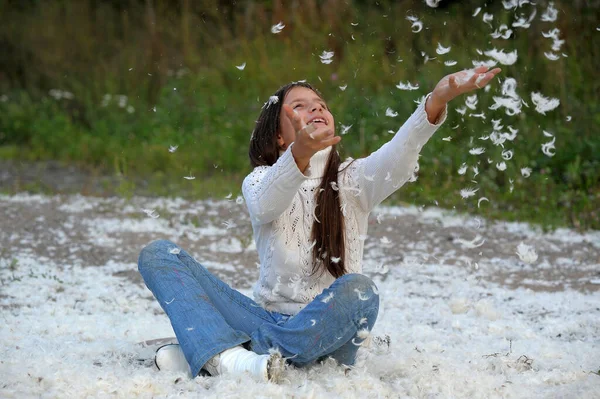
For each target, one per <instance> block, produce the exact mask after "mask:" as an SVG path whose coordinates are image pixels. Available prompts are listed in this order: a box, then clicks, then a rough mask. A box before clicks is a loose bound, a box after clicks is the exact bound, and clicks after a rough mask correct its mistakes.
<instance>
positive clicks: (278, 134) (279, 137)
mask: <svg viewBox="0 0 600 399" xmlns="http://www.w3.org/2000/svg"><path fill="white" fill-rule="evenodd" d="M284 144H285V142H284V141H283V137H281V133H279V132H277V145H278V146H279V147H280V148H283V145H284Z"/></svg>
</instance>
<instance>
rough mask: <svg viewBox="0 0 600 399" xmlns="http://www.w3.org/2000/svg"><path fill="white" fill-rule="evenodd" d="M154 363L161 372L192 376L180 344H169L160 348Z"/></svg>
mask: <svg viewBox="0 0 600 399" xmlns="http://www.w3.org/2000/svg"><path fill="white" fill-rule="evenodd" d="M154 363H155V364H156V367H158V369H159V370H165V371H171V372H176V373H186V374H188V375H189V376H191V375H192V371H191V369H190V365H189V364H188V362H187V360H185V356H184V355H183V351H182V350H181V347H180V346H179V345H178V344H167V345H163V346H161V347H160V348H158V349H157V350H156V355H155V356H154Z"/></svg>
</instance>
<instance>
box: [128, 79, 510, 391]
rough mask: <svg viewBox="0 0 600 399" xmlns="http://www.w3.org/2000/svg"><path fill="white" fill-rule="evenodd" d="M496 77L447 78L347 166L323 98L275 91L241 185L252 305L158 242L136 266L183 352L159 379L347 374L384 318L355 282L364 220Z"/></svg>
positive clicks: (373, 296)
mask: <svg viewBox="0 0 600 399" xmlns="http://www.w3.org/2000/svg"><path fill="white" fill-rule="evenodd" d="M499 72H500V69H499V68H496V69H493V70H491V71H488V68H487V67H478V68H475V69H474V70H469V71H461V72H457V73H454V74H450V75H448V76H446V77H444V78H443V79H442V80H441V81H440V82H439V83H438V84H437V85H436V87H435V89H434V90H433V92H432V93H430V94H429V95H428V96H427V97H426V98H425V101H423V102H422V103H421V104H420V105H419V106H418V107H417V110H416V111H415V112H414V113H413V115H412V116H411V117H410V118H408V120H407V121H406V122H405V123H404V125H403V126H402V127H401V128H400V130H398V132H397V133H396V134H395V136H394V137H393V138H392V139H391V140H390V141H389V142H388V143H386V144H385V145H383V146H382V147H381V148H380V149H379V150H377V151H375V152H374V153H372V154H371V155H369V156H368V157H366V158H362V159H357V160H348V161H346V162H344V163H341V161H340V157H339V154H338V152H337V151H336V148H335V146H336V144H337V143H339V142H340V140H341V137H340V136H336V135H335V121H334V118H333V115H332V114H331V112H330V110H329V108H328V107H327V104H326V103H325V101H324V100H323V98H322V97H321V95H320V94H319V92H318V91H317V90H316V89H314V88H313V87H312V86H310V85H309V84H307V83H303V82H294V83H290V84H288V85H285V86H283V87H282V88H280V89H279V90H278V91H277V92H276V93H275V95H274V96H271V98H270V99H269V101H268V103H267V104H265V106H264V107H263V109H262V112H261V114H260V116H259V118H258V120H257V121H256V126H255V129H254V132H253V134H252V138H251V141H250V151H249V155H250V162H251V164H252V166H253V167H254V170H253V171H252V172H251V173H250V174H249V175H248V176H247V177H246V178H245V180H244V182H243V185H242V191H243V195H244V198H245V201H246V205H247V207H248V211H249V213H250V217H251V220H252V228H253V231H254V240H255V242H256V247H257V250H258V255H259V259H260V265H261V266H260V277H259V281H258V282H257V284H256V285H255V287H254V300H252V299H250V298H248V297H246V296H245V295H243V294H241V293H239V292H238V291H236V290H234V289H232V288H230V287H229V286H228V285H227V284H225V283H223V282H222V281H220V280H219V279H218V278H217V277H215V276H214V275H212V274H211V273H210V272H209V271H208V270H207V269H206V268H205V267H204V266H202V265H201V264H200V263H198V262H197V261H196V260H194V259H193V258H192V257H191V256H190V255H189V254H188V253H187V252H185V251H184V250H182V249H180V248H179V247H177V245H176V244H173V243H172V242H169V241H165V240H161V241H155V242H153V243H151V244H150V245H148V246H147V247H145V248H144V249H143V250H142V252H141V254H140V257H139V261H138V265H139V270H140V273H141V274H142V276H143V278H144V281H145V283H146V285H147V286H148V288H149V289H150V290H151V291H152V293H153V294H154V296H155V297H156V299H157V300H158V301H159V303H160V305H161V306H162V308H163V309H164V310H165V312H166V313H167V315H168V316H169V319H170V321H171V324H172V326H173V329H174V330H175V334H176V335H177V339H178V342H179V344H178V345H173V344H172V345H167V346H164V347H162V348H160V349H159V350H158V351H157V354H156V358H155V361H156V365H157V366H158V368H159V369H169V370H173V371H185V372H188V373H191V375H192V376H196V375H198V374H199V373H200V371H201V370H205V371H207V372H208V373H210V374H211V375H219V374H229V373H240V372H242V373H243V372H246V373H249V374H250V375H252V376H253V377H255V378H257V379H259V380H262V381H277V380H278V379H279V377H280V375H281V372H282V370H283V369H284V364H285V362H284V359H286V360H287V362H288V363H291V364H292V365H294V366H296V367H302V366H305V365H308V364H310V363H313V362H315V361H318V360H322V359H324V358H326V357H332V358H334V359H336V360H337V361H338V362H339V363H340V364H343V365H346V366H351V365H353V364H354V361H355V358H356V353H357V350H358V348H359V346H360V344H361V343H362V342H363V340H364V339H365V338H366V337H367V335H368V333H369V332H370V331H371V329H372V328H373V325H374V324H375V320H376V319H377V313H378V310H379V296H378V291H377V288H376V287H375V285H374V284H373V282H372V281H371V280H370V279H369V278H368V277H366V276H364V275H363V274H361V273H362V265H361V260H362V254H363V239H362V238H361V237H365V236H366V234H367V218H368V215H369V213H370V212H371V211H372V210H373V208H374V207H375V206H376V205H377V204H379V203H380V202H381V201H383V200H384V199H385V198H386V197H388V196H389V195H390V194H392V193H393V192H394V191H395V190H397V189H398V188H399V187H400V186H402V185H403V184H404V183H405V182H406V181H407V180H408V179H409V178H410V177H411V176H412V174H413V172H414V170H415V166H416V164H417V159H418V156H419V152H420V150H421V148H422V147H423V145H424V144H425V143H426V142H427V140H428V139H429V138H430V137H431V136H432V135H433V133H434V132H435V131H436V130H437V129H438V127H439V126H440V125H441V124H442V123H443V122H444V120H445V118H446V104H447V103H448V102H449V101H450V100H452V99H453V98H455V97H456V96H458V95H460V94H463V93H466V92H469V91H471V90H475V89H477V88H481V87H483V86H485V85H486V84H487V83H488V82H489V81H490V80H491V79H492V78H493V77H494V76H495V75H496V74H497V73H499Z"/></svg>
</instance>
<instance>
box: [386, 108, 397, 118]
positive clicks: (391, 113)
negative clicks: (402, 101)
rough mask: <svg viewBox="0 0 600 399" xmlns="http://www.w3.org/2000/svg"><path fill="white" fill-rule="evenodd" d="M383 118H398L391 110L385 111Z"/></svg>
mask: <svg viewBox="0 0 600 399" xmlns="http://www.w3.org/2000/svg"><path fill="white" fill-rule="evenodd" d="M385 116H389V117H391V118H395V117H397V116H398V113H397V112H395V111H394V110H393V109H391V108H389V107H388V109H386V110H385Z"/></svg>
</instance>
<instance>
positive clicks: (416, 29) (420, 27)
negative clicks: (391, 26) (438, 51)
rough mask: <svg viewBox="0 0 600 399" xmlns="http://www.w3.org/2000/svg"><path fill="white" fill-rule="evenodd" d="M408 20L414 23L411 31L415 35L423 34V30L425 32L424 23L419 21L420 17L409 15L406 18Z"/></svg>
mask: <svg viewBox="0 0 600 399" xmlns="http://www.w3.org/2000/svg"><path fill="white" fill-rule="evenodd" d="M406 19H407V20H408V21H410V22H412V25H411V30H412V32H413V33H419V32H421V30H423V22H421V21H419V18H418V17H415V16H413V15H409V16H407V17H406Z"/></svg>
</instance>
